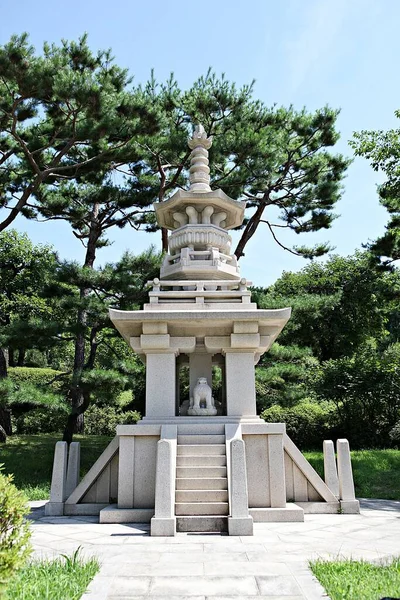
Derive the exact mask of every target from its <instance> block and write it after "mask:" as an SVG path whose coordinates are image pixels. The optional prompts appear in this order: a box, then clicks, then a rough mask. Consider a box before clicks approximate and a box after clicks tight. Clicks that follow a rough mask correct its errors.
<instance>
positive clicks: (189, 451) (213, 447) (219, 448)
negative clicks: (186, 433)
mask: <svg viewBox="0 0 400 600" xmlns="http://www.w3.org/2000/svg"><path fill="white" fill-rule="evenodd" d="M177 449H178V456H188V455H190V456H209V455H212V456H217V454H219V455H221V456H222V455H225V454H226V446H225V444H199V445H195V444H188V445H187V446H184V445H182V444H181V445H180V446H177Z"/></svg>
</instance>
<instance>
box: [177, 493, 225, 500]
mask: <svg viewBox="0 0 400 600" xmlns="http://www.w3.org/2000/svg"><path fill="white" fill-rule="evenodd" d="M175 501H176V502H228V490H177V491H176V493H175Z"/></svg>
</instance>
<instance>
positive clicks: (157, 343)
mask: <svg viewBox="0 0 400 600" xmlns="http://www.w3.org/2000/svg"><path fill="white" fill-rule="evenodd" d="M140 345H141V348H142V350H150V349H155V350H161V349H163V350H167V349H168V348H169V334H168V333H166V334H160V335H157V334H156V335H143V334H142V335H141V336H140Z"/></svg>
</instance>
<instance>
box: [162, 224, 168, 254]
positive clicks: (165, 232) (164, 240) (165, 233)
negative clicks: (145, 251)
mask: <svg viewBox="0 0 400 600" xmlns="http://www.w3.org/2000/svg"><path fill="white" fill-rule="evenodd" d="M161 247H162V251H163V252H165V253H167V252H168V229H165V227H162V228H161Z"/></svg>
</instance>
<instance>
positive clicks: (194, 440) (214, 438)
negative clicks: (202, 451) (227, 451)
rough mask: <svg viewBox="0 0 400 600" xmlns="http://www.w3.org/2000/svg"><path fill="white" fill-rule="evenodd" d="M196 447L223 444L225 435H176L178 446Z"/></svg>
mask: <svg viewBox="0 0 400 600" xmlns="http://www.w3.org/2000/svg"><path fill="white" fill-rule="evenodd" d="M180 444H184V445H188V444H190V445H192V444H194V445H196V446H197V445H198V444H225V435H218V434H207V435H199V434H198V435H178V446H179V445H180Z"/></svg>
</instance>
